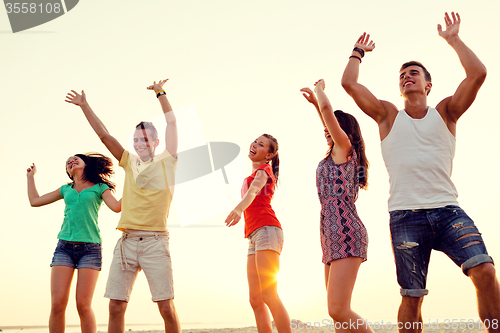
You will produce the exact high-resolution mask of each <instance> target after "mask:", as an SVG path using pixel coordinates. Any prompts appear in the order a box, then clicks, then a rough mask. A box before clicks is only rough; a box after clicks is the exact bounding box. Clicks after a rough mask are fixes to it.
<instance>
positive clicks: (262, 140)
mask: <svg viewBox="0 0 500 333" xmlns="http://www.w3.org/2000/svg"><path fill="white" fill-rule="evenodd" d="M270 147H271V143H270V142H269V139H268V138H266V137H265V136H259V137H258V138H257V139H255V141H254V142H252V144H251V145H250V150H249V152H248V157H249V158H250V159H251V160H252V162H262V163H265V162H267V161H268V160H270V159H271V158H272V157H273V154H272V153H270V152H269V150H270Z"/></svg>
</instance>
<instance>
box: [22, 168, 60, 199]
mask: <svg viewBox="0 0 500 333" xmlns="http://www.w3.org/2000/svg"><path fill="white" fill-rule="evenodd" d="M35 174H36V166H35V163H33V164H32V165H31V166H30V167H29V168H28V170H27V173H26V177H27V178H28V199H29V201H30V205H31V207H40V206H44V205H48V204H51V203H53V202H55V201H57V200H60V199H62V196H61V192H60V188H58V189H57V190H55V191H52V192H49V193H47V194H44V195H42V196H40V195H39V194H38V191H37V190H36V185H35Z"/></svg>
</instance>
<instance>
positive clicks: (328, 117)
mask: <svg viewBox="0 0 500 333" xmlns="http://www.w3.org/2000/svg"><path fill="white" fill-rule="evenodd" d="M315 86H316V87H315V89H314V91H315V92H316V96H317V98H318V105H319V109H320V111H321V115H322V117H323V119H324V121H325V124H326V127H327V128H328V132H329V133H330V135H331V136H332V140H333V142H334V143H335V145H336V146H337V148H339V149H340V151H341V152H342V153H345V155H346V156H347V154H348V153H349V151H350V150H351V141H350V140H349V137H348V136H347V134H345V132H344V130H342V128H341V127H340V124H339V122H338V120H337V117H335V114H334V113H333V108H332V104H331V103H330V100H329V99H328V97H327V96H326V94H325V81H324V80H319V81H318V82H316V84H315Z"/></svg>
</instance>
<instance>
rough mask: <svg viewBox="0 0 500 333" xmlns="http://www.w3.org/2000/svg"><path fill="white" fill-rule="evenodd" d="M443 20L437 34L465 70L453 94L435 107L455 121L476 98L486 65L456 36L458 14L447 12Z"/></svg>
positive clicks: (458, 26)
mask: <svg viewBox="0 0 500 333" xmlns="http://www.w3.org/2000/svg"><path fill="white" fill-rule="evenodd" d="M444 21H445V24H446V29H445V30H443V28H442V27H441V24H438V27H437V29H438V33H439V36H441V37H443V38H444V39H445V40H446V42H447V43H448V44H449V45H450V46H451V47H452V48H453V49H454V50H455V52H456V53H457V55H458V58H459V60H460V63H461V64H462V66H463V68H464V70H465V79H464V80H463V81H462V82H461V83H460V85H459V86H458V88H457V90H456V91H455V93H454V94H453V96H450V97H447V98H445V99H444V100H443V101H441V103H439V104H438V106H437V107H436V108H437V110H438V111H439V112H440V113H441V114H442V112H443V111H444V112H445V113H446V115H447V116H448V119H447V121H448V122H452V123H456V122H457V120H458V118H460V116H461V115H462V114H463V113H464V112H465V111H467V109H468V108H469V107H470V106H471V104H472V103H473V102H474V100H475V99H476V95H477V92H478V91H479V88H481V86H482V84H483V82H484V80H485V79H486V67H485V66H484V65H483V63H482V62H481V60H479V58H478V57H477V56H476V55H475V54H474V52H472V50H471V49H470V48H469V47H468V46H467V45H465V43H464V42H463V41H462V40H461V39H460V37H459V36H458V31H459V28H460V22H461V20H460V15H458V13H456V14H455V13H454V12H452V13H451V17H450V16H449V15H448V13H445V17H444Z"/></svg>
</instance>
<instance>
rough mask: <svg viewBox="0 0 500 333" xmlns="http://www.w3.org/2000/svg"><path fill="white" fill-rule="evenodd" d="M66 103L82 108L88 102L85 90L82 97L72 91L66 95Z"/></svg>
mask: <svg viewBox="0 0 500 333" xmlns="http://www.w3.org/2000/svg"><path fill="white" fill-rule="evenodd" d="M65 102H68V103H71V104H75V105H78V106H82V105H83V104H85V103H86V102H87V97H86V96H85V92H84V91H83V90H82V94H81V95H80V94H79V93H77V92H76V91H74V90H71V92H70V93H68V94H67V95H66V99H65Z"/></svg>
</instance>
